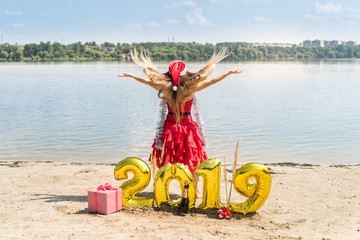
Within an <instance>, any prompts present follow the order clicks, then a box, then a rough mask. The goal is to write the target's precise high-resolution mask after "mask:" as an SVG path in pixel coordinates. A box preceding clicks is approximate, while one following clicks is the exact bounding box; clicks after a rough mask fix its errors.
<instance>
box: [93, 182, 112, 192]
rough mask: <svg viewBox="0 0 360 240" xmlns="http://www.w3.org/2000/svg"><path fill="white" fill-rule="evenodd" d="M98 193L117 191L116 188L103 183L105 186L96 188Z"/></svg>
mask: <svg viewBox="0 0 360 240" xmlns="http://www.w3.org/2000/svg"><path fill="white" fill-rule="evenodd" d="M97 190H98V191H105V190H117V188H113V187H112V186H111V185H110V184H108V183H105V185H104V186H103V185H100V186H98V188H97Z"/></svg>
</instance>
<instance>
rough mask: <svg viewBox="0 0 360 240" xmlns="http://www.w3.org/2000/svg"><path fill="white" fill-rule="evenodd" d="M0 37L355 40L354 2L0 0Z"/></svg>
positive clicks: (357, 6) (358, 28)
mask: <svg viewBox="0 0 360 240" xmlns="http://www.w3.org/2000/svg"><path fill="white" fill-rule="evenodd" d="M0 34H1V35H0V37H3V41H4V42H9V43H15V42H17V43H19V44H25V43H31V42H34V43H38V42H40V41H45V42H46V41H51V42H53V41H58V42H63V43H72V42H77V41H81V42H83V43H84V42H88V41H96V42H97V43H102V42H105V41H108V42H121V43H124V42H127V43H132V42H166V41H168V39H169V38H170V40H171V41H172V38H173V37H174V39H175V41H177V42H192V41H195V42H200V43H205V42H210V43H217V42H225V41H245V42H280V43H299V42H302V40H305V39H325V40H333V39H336V40H355V41H357V42H358V43H360V1H358V0H341V1H340V0H325V1H323V0H316V1H314V0H201V1H195V0H184V1H182V0H159V1H156V0H142V1H137V0H132V1H121V0H117V1H115V0H107V1H100V0H62V1H54V0H0ZM1 40H2V39H1V38H0V41H1ZM0 43H1V42H0Z"/></svg>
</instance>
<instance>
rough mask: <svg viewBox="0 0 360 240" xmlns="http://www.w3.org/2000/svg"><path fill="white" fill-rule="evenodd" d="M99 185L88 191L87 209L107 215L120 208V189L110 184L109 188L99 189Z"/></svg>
mask: <svg viewBox="0 0 360 240" xmlns="http://www.w3.org/2000/svg"><path fill="white" fill-rule="evenodd" d="M105 186H106V185H105ZM108 186H110V185H108ZM100 187H102V186H100ZM100 187H98V188H97V189H93V190H89V191H88V211H89V212H94V213H101V214H105V215H107V214H110V213H114V212H117V211H119V210H121V209H122V189H118V188H112V187H111V186H110V188H111V189H104V188H102V189H101V188H100ZM99 189H101V190H99Z"/></svg>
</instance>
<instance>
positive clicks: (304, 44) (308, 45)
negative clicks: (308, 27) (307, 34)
mask: <svg viewBox="0 0 360 240" xmlns="http://www.w3.org/2000/svg"><path fill="white" fill-rule="evenodd" d="M303 46H304V47H312V45H311V41H310V40H305V41H303Z"/></svg>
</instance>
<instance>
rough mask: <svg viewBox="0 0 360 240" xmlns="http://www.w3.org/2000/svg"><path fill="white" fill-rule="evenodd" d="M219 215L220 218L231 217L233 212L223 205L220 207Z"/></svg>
mask: <svg viewBox="0 0 360 240" xmlns="http://www.w3.org/2000/svg"><path fill="white" fill-rule="evenodd" d="M218 215H219V218H220V219H224V218H226V219H230V218H231V212H230V210H229V209H227V208H226V207H223V208H222V209H220V210H219V211H218Z"/></svg>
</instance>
